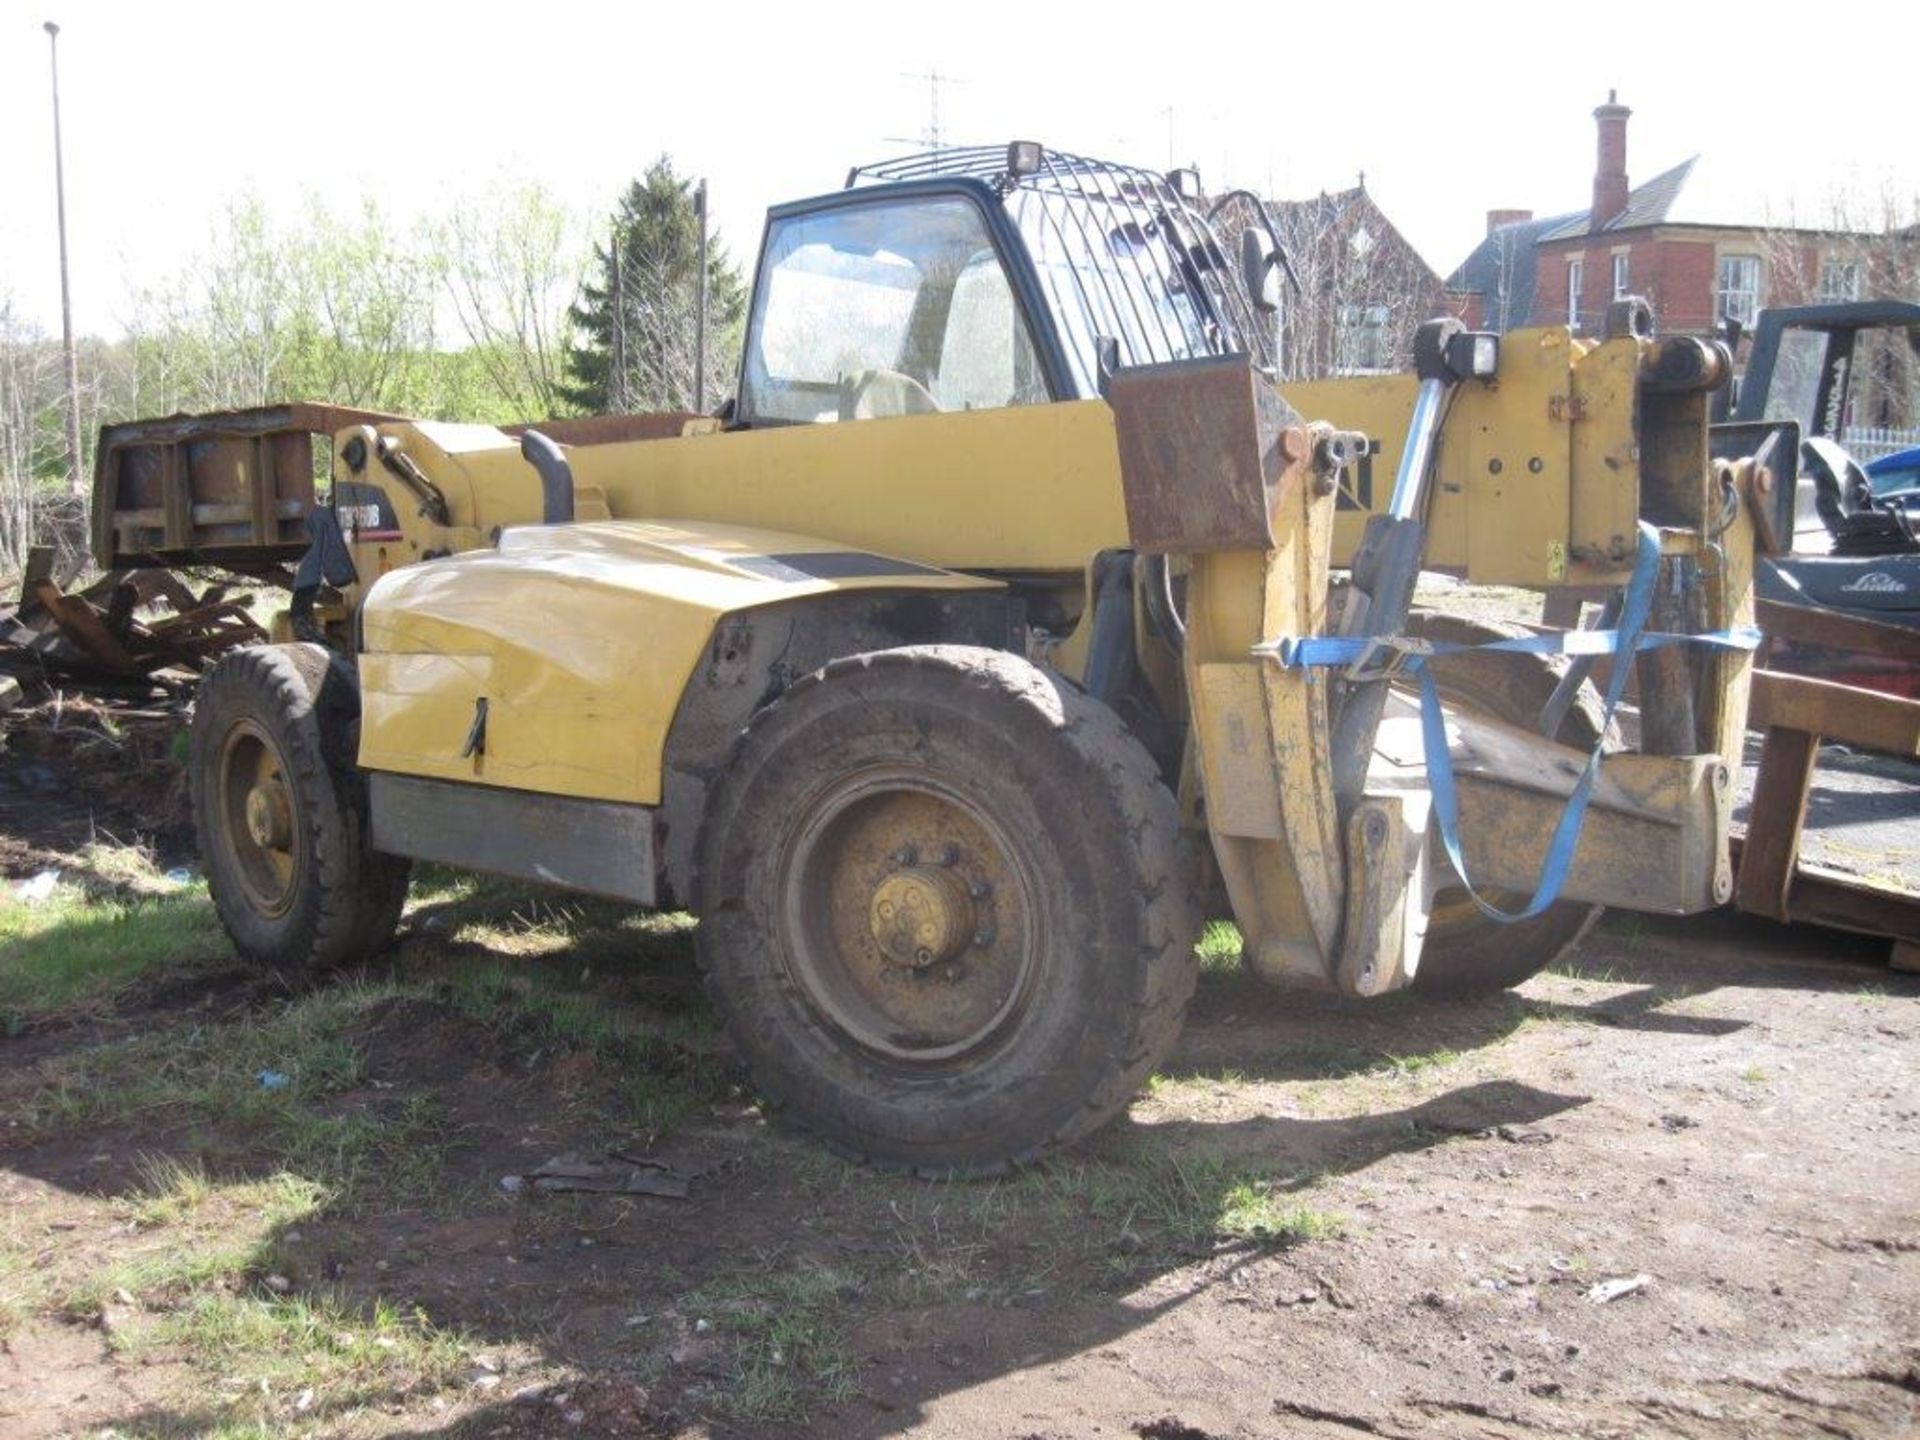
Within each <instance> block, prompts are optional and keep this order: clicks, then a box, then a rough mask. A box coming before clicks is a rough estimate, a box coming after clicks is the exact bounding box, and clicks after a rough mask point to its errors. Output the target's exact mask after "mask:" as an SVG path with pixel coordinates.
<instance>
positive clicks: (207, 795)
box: [96, 143, 1788, 1172]
mask: <svg viewBox="0 0 1920 1440" xmlns="http://www.w3.org/2000/svg"><path fill="white" fill-rule="evenodd" d="M1230 229H1231V227H1230V226H1229V225H1228V224H1227V223H1226V216H1225V214H1224V212H1223V211H1222V210H1221V208H1220V207H1219V206H1215V207H1213V210H1212V212H1211V213H1210V212H1209V210H1208V209H1207V208H1206V206H1205V202H1204V201H1203V200H1202V199H1201V198H1200V196H1199V192H1198V187H1197V185H1196V184H1195V183H1194V182H1193V177H1192V176H1191V175H1187V174H1176V175H1175V176H1172V177H1166V176H1161V175H1157V174H1152V173H1149V172H1146V171H1143V170H1138V169H1130V168H1126V167H1122V166H1117V165H1111V164H1104V163H1099V162H1095V161H1091V160H1086V159H1082V158H1079V157H1075V156H1071V155H1066V154H1061V153H1058V152H1053V151H1048V150H1044V149H1042V148H1041V147H1040V146H1038V145H1033V144H1027V143H1021V144H1016V145H1013V146H1011V147H1009V148H1007V149H994V150H984V149H982V150H947V151H943V152H941V153H939V154H937V155H932V156H923V157H919V158H916V159H911V160H906V161H898V162H893V163H889V164H884V165H878V166H873V167H868V168H863V169H859V170H856V171H854V172H853V174H852V175H851V176H850V177H849V180H848V184H847V188H845V189H844V190H842V191H840V192H837V193H834V194H830V195H826V196H822V197H820V198H816V199H810V200H804V201H799V202H796V203H792V204H787V205H782V206H779V207H777V208H776V209H774V210H773V211H772V212H771V213H770V215H769V217H768V222H767V228H766V234H765V240H764V244H763V248H762V253H761V257H760V262H759V267H758V273H757V278H756V280H755V284H754V291H753V300H752V307H751V312H750V316H749V319H748V321H747V326H746V332H745V341H744V352H745V353H744V359H743V361H742V365H741V373H740V376H739V387H738V391H737V394H736V396H735V397H734V399H733V400H732V402H731V403H730V404H729V405H728V406H726V407H724V408H723V410H722V412H721V414H720V415H719V416H704V415H695V414H685V413H676V414H666V415H621V416H601V417H591V418H586V419H575V420H560V421H553V422H549V423H541V424H538V425H536V426H534V427H532V428H525V427H517V428H516V429H514V430H511V431H509V430H502V429H497V428H494V427H491V426H482V425H467V424H443V423H437V422H428V421H412V420H404V419H397V418H392V417H386V416H379V415H372V414H363V413H355V412H345V411H338V410H333V409H329V408H326V407H300V406H290V407H283V408H279V409H267V410H257V411H247V412H236V413H228V414H223V415H213V416H202V417H175V418H173V419H170V420H165V421H151V422H136V423H133V424H129V425H124V426H114V427H109V428H108V429H107V430H106V431H105V432H104V435H103V443H102V445H101V449H100V461H99V471H98V476H97V484H98V498H99V504H98V506H97V511H96V516H97V529H96V547H97V551H98V557H99V559H100V562H101V563H102V564H103V565H108V566H126V565H132V564H142V563H145V564H154V563H183V562H186V561H188V560H201V561H215V562H218V563H223V564H227V565H231V566H238V567H243V568H247V567H251V568H254V569H257V570H265V569H266V568H267V567H271V566H283V565H287V564H294V565H297V567H298V569H297V572H296V574H295V575H294V577H293V580H292V589H293V603H292V605H291V608H290V612H289V623H290V626H291V634H292V638H291V640H290V642H289V643H285V644H276V645H269V646H261V647H257V648H253V649H249V650H245V651H241V652H238V653H236V654H234V655H232V656H230V657H229V658H227V659H225V660H223V661H222V662H221V663H220V664H219V666H218V667H217V668H216V669H215V670H214V671H213V672H212V674H211V675H210V676H208V678H207V679H206V680H205V681H204V682H203V684H202V686H201V689H200V692H199V699H198V703H197V708H196V715H195V718H194V722H193V731H192V748H191V779H192V789H193V798H194V804H195V811H196V815H197V820H198V826H199V833H200V837H201V843H202V846H203V849H204V852H205V859H206V867H207V875H208V882H209V887H210V889H211V892H212V895H213V898H214V902H215V904H216V905H217V907H218V909H219V913H220V916H221V918H222V920H223V921H224V923H225V925H226V927H227V929H228V931H229V933H230V934H231V935H232V937H233V940H234V943H235V944H236V946H237V947H238V948H239V950H240V951H241V952H242V954H244V955H245V956H246V957H248V958H249V959H250V960H252V961H255V962H257V963H259V964H262V965H266V966H271V967H274V968H277V969H280V970H284V971H288V972H294V971H305V970H310V969H313V968H316V967H326V966H333V965H339V964H341V963H343V962H350V961H354V960H357V959H358V958H360V957H362V956H365V955H367V954H368V953H370V952H371V951H373V950H375V949H376V948H378V947H379V946H381V945H382V944H383V943H384V942H385V941H386V940H387V939H388V938H389V937H390V935H391V934H392V933H393V931H394V928H395V925H396V922H397V920H398V917H399V915H400V912H401V907H402V903H403V900H404V897H405V894H406V888H407V875H408V865H409V862H410V861H412V860H415V859H424V860H432V861H437V862H443V863H447V864H452V865H458V866H469V867H474V868H477V869H481V870H487V871H493V872H497V873H501V874H505V875H510V876H519V877H526V878H529V879H533V880H538V881H542V882H546V883H549V884H552V885H555V886H561V887H569V888H572V889H575V890H580V891H586V892H593V893H597V894H602V895H608V896H614V897H619V898H620V899H623V900H627V901H631V902H634V903H636V904H639V905H647V906H673V907H680V908H685V909H688V910H691V911H694V912H695V913H697V914H698V915H699V917H700V924H699V927H698V932H697V948H698V955H699V961H700V964H701V966H702V968H703V970H704V972H705V976H706V979H707V983H708V985H709V986H710V988H711V992H712V995H713V997H714V999H715V1001H716V1003H717V1005H718V1007H719V1009H720V1011H721V1013H722V1014H723V1015H724V1017H725V1020H726V1024H727V1027H728V1030H729V1033H730V1034H731V1036H732V1039H733V1042H734V1043H735V1045H736V1046H737V1047H738V1049H739V1052H740V1054H741V1055H742V1056H743V1057H744V1059H745V1060H746V1061H747V1063H748V1064H749V1065H750V1066H751V1068H752V1071H753V1074H754V1076H755V1079H756V1082H757V1084H758V1085H759V1087H760V1089H761V1091H762V1092H763V1094H764V1095H765V1096H766V1098H767V1100H768V1101H769V1102H770V1103H771V1104H772V1105H773V1106H775V1107H778V1108H779V1109H781V1110H782V1111H784V1112H785V1113H786V1114H787V1115H788V1116H790V1117H792V1118H793V1119H795V1120H797V1121H799V1122H801V1123H802V1124H804V1125H805V1126H807V1127H809V1128H811V1129H812V1130H813V1131H815V1132H816V1133H818V1134H819V1135H821V1136H822V1137H824V1138H825V1139H826V1140H827V1141H828V1142H829V1143H831V1144H832V1145H834V1146H835V1147H837V1148H838V1149H840V1150H842V1151H844V1152H847V1153H850V1154H854V1155H859V1156H863V1157H868V1158H871V1159H873V1160H875V1161H878V1162H881V1163H884V1164H888V1165H895V1166H903V1167H910V1168H914V1169H918V1170H923V1171H927V1172H950V1171H956V1170H979V1169H991V1168H994V1167H998V1166H1001V1165H1004V1164H1007V1163H1010V1162H1018V1161H1023V1160H1027V1159H1031V1158H1034V1157H1037V1156H1039V1155H1042V1154H1044V1153H1046V1152H1047V1151H1049V1150H1050V1149H1052V1148H1054V1147H1057V1146H1061V1145H1065V1144H1069V1143H1071V1142H1073V1141H1074V1140H1076V1139H1077V1138H1079V1137H1081V1136H1084V1135H1086V1134H1087V1133H1088V1132H1090V1131H1092V1130H1093V1129H1094V1128H1095V1127H1097V1126H1099V1125H1100V1124H1101V1123H1102V1122H1103V1121H1105V1120H1106V1119H1108V1118H1109V1117H1110V1116H1112V1115H1113V1114H1114V1113H1115V1112H1116V1111H1117V1110H1119V1109H1120V1108H1121V1107H1122V1106H1124V1105H1125V1104H1126V1102H1127V1100H1128V1098H1129V1097H1130V1096H1131V1095H1132V1094H1133V1093H1134V1091H1135V1089H1136V1087H1137V1086H1138V1085H1140V1083H1141V1082H1142V1081H1143V1080H1144V1079H1145V1077H1146V1076H1147V1074H1148V1073H1149V1072H1150V1071H1151V1070H1152V1069H1153V1067H1154V1065H1155V1064H1156V1063H1157V1062H1159V1061H1160V1060H1161V1059H1162V1058H1163V1057H1164V1056H1165V1055H1166V1054H1167V1052H1168V1050H1169V1047H1170V1046H1171V1045H1172V1044H1173V1042H1174V1038H1175V1035H1176V1033H1177V1031H1178V1029H1179V1026H1180V1022H1181V1016H1182V1012H1183V1010H1184V1008H1185V1007H1186V1005H1187V1002H1188V999H1189V996H1190V995H1191V993H1192V990H1193V986H1194V979H1195V971H1196V960H1195V954H1194V940H1195V933H1196V928H1197V926H1198V925H1199V924H1200V923H1201V922H1202V921H1203V920H1204V919H1207V918H1210V917H1220V918H1231V919H1232V920H1233V921H1234V922H1235V923H1236V924H1237V925H1238V927H1239V931H1240V934H1241V936H1242V938H1243V942H1244V948H1243V955H1244V960H1245V963H1246V964H1247V965H1249V966H1250V967H1251V968H1252V969H1253V970H1254V971H1255V972H1257V973H1258V974H1259V975H1260V976H1262V977H1263V978H1265V979H1267V980H1269V981H1272V982H1274V983H1275V984H1279V985H1286V986H1297V987H1306V988H1312V989H1319V990H1324V991H1336V992H1344V993H1347V994H1350V995H1356V996H1371V995H1379V994H1383V993H1386V992H1389V991H1392V990H1395V989H1397V988H1400V987H1402V986H1406V985H1409V984H1412V985H1414V986H1415V987H1416V988H1419V989H1426V990H1431V991H1436V992H1438V991H1448V990H1452V991H1458V990H1463V989H1474V988H1486V987H1496V986H1502V985H1507V984H1511V983H1515V982H1517V981H1518V980H1520V979H1523V978H1524V977H1526V976H1527V975H1530V974H1532V973H1533V972H1534V971H1535V970H1537V969H1538V968H1540V967H1541V966H1542V965H1544V964H1546V963H1547V962H1548V961H1549V960H1551V959H1552V958H1553V957H1554V956H1555V955H1556V954H1557V953H1559V952H1560V951H1561V950H1562V949H1563V948H1564V947H1565V946H1567V945H1568V944H1569V943H1570V942H1571V941H1572V940H1573V939H1574V938H1575V937H1577V936H1578V935H1579V933H1580V931H1581V929H1582V927H1583V926H1584V925H1585V923H1586V922H1587V920H1588V919H1589V917H1590V916H1591V915H1592V914H1593V913H1594V910H1595V907H1596V906H1599V905H1621V906H1625V907H1628V908H1631V909H1635V910H1643V911H1650V912H1656V913H1662V914H1686V913H1691V912H1695V911H1701V910H1705V909H1708V908H1710V907H1713V906H1717V905H1719V904H1721V903H1722V902H1724V901H1725V900H1726V899H1727V897H1728V894H1729V892H1730V888H1731V874H1730V869H1729V860H1728V822H1729V815H1730V807H1731V801H1732V786H1731V784H1730V778H1729V777H1730V775H1731V773H1732V767H1733V766H1734V765H1736V764H1738V763H1739V756H1740V747H1741V741H1742V737H1743V734H1744V729H1745V714H1746V702H1747V687H1748V680H1749V669H1750V661H1751V656H1750V653H1749V647H1750V645H1751V643H1752V637H1751V635H1750V632H1749V631H1748V630H1747V629H1746V628H1744V627H1746V626H1747V623H1748V621H1749V620H1750V615H1751V594H1750V591H1751V577H1752V567H1753V555H1754V544H1755V542H1754V533H1755V516H1756V514H1757V513H1763V512H1764V513H1766V514H1768V515H1771V511H1769V510H1768V509H1767V507H1769V506H1774V505H1776V504H1777V501H1778V497H1777V496H1775V495H1773V494H1772V493H1771V492H1770V490H1769V487H1768V485H1767V484H1766V483H1765V482H1766V477H1765V475H1764V474H1763V473H1762V472H1761V471H1760V469H1759V467H1757V466H1756V465H1755V464H1754V462H1753V461H1752V460H1751V458H1747V459H1736V460H1726V459H1723V460H1718V461H1715V460H1712V459H1710V457H1709V453H1708V434H1707V406H1708V401H1709V398H1710V395H1711V392H1713V391H1714V390H1715V389H1716V388H1717V387H1719V386H1720V385H1722V384H1723V383H1724V382H1725V379H1726V372H1727V362H1726V356H1725V352H1724V351H1723V350H1720V349H1719V348H1717V347H1715V346H1713V345H1710V344H1705V343H1702V342H1700V341H1696V340H1691V339H1685V338H1679V339H1668V340H1656V339H1655V338H1653V337H1652V336H1651V335H1650V334H1649V333H1648V331H1649V327H1648V324H1647V315H1646V312H1645V307H1644V306H1639V305H1635V304H1624V305H1620V306H1616V310H1615V313H1614V314H1613V315H1612V316H1611V317H1610V319H1609V323H1608V327H1607V331H1606V333H1605V334H1604V336H1599V337H1579V336H1575V335H1572V334H1570V333H1569V332H1568V331H1567V330H1565V329H1560V328H1548V329H1540V330H1521V331H1516V332H1513V333H1509V334H1506V335H1504V336H1499V337H1494V336H1490V335H1475V334H1471V333H1467V332H1463V331H1461V330H1460V328H1459V327H1458V325H1457V324H1454V323H1452V322H1448V321H1439V322H1433V323H1430V324H1429V325H1428V326H1425V327H1423V328H1422V330H1421V331H1420V335H1419V339H1418V345H1417V352H1418V353H1417V366H1416V371H1415V373H1413V374H1408V375H1397V376H1384V377H1383V376H1371V377H1360V378H1353V379H1341V380H1328V381H1321V382H1317V383H1311V384H1301V385H1295V386H1288V387H1285V388H1284V389H1283V388H1281V387H1279V386H1277V385H1276V384H1275V383H1274V382H1273V380H1272V379H1271V378H1270V377H1271V375H1272V373H1273V369H1272V367H1273V364H1274V359H1275V344H1276V335H1277V333H1278V328H1279V327H1278V325H1277V321H1278V319H1279V318H1280V317H1279V315H1278V312H1279V310H1280V309H1281V308H1282V307H1283V306H1284V303H1285V302H1286V299H1287V294H1286V288H1285V286H1284V285H1283V284H1282V283H1281V276H1282V273H1283V272H1284V269H1285V264H1284V256H1283V255H1281V254H1279V253H1278V251H1277V246H1276V244H1275V242H1274V240H1273V238H1272V237H1271V236H1270V235H1269V234H1266V233H1264V231H1263V228H1262V226H1261V225H1260V224H1259V223H1257V220H1256V223H1253V224H1251V225H1247V226H1243V227H1241V233H1239V234H1238V236H1237V238H1236V237H1234V236H1232V235H1230V234H1229V233H1228V232H1229V230H1230ZM310 443H311V444H312V445H313V446H314V448H316V449H317V450H318V452H319V454H320V456H321V459H322V462H323V464H324V474H325V475H326V477H327V478H328V480H329V481H330V484H326V485H324V486H316V483H315V479H314V471H315V468H316V467H315V465H314V464H313V463H312V462H311V460H310V458H309V451H308V447H309V445H310ZM1768 528H1769V530H1770V532H1771V533H1780V532H1781V531H1782V530H1784V529H1787V528H1788V527H1786V526H1785V525H1784V524H1782V523H1781V522H1780V520H1779V518H1778V517H1777V516H1772V522H1771V524H1770V525H1769V527H1768ZM1336 566H1338V567H1341V568H1342V571H1343V572H1344V573H1341V574H1338V575H1337V574H1336V570H1335V567H1336ZM1422 567H1426V568H1429V569H1437V570H1447V571H1452V572H1454V573H1456V574H1458V575H1460V576H1463V577H1465V578H1466V579H1468V580H1471V581H1484V582H1493V583H1498V584H1503V585H1517V586H1530V587H1536V588H1550V587H1555V586H1562V585H1596V584H1599V585H1608V586H1613V587H1616V589H1617V592H1618V593H1617V596H1616V599H1615V601H1614V602H1613V603H1612V604H1611V605H1609V607H1608V608H1607V611H1606V620H1605V628H1604V629H1600V630H1595V631H1582V632H1574V633H1573V634H1571V635H1565V634H1552V635H1548V636H1545V637H1544V638H1543V637H1540V636H1536V635H1534V634H1532V633H1531V632H1528V631H1523V630H1517V629H1515V628H1513V627H1500V626H1492V625H1486V624H1481V623H1476V622H1474V621H1471V620H1468V619H1465V618H1462V617H1458V616H1450V615H1445V614H1436V613H1428V612H1426V611H1423V610H1420V609H1416V608H1415V607H1413V605H1412V603H1411V600H1412V587H1413V581H1414V578H1415V576H1416V575H1417V573H1418V572H1419V571H1420V569H1421V568H1422ZM1608 654H1612V655H1613V657H1614V663H1613V664H1612V665H1611V670H1610V678H1609V681H1608V691H1607V693H1606V694H1605V695H1604V696H1603V695H1601V694H1600V693H1599V692H1598V691H1597V690H1596V688H1595V685H1594V683H1593V679H1592V675H1593V674H1596V673H1598V672H1597V671H1596V670H1595V668H1594V667H1595V666H1596V663H1597V662H1598V661H1600V660H1601V659H1603V658H1604V657H1605V656H1606V655H1608ZM1630 670H1631V671H1634V672H1636V673H1637V677H1638V685H1639V693H1638V704H1639V706H1640V712H1639V726H1638V738H1637V745H1636V746H1635V747H1633V748H1627V747H1625V746H1624V745H1623V744H1622V743H1621V737H1620V733H1619V727H1617V726H1616V725H1614V724H1613V723H1612V715H1611V709H1612V702H1613V701H1615V700H1617V698H1618V695H1619V691H1620V688H1621V686H1622V685H1623V684H1624V681H1625V678H1626V676H1627V674H1628V672H1629V671H1630ZM1469 880H1470V881H1471V887H1469V885H1468V883H1467V882H1468V881H1469Z"/></svg>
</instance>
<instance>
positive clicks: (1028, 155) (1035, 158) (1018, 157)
mask: <svg viewBox="0 0 1920 1440" xmlns="http://www.w3.org/2000/svg"><path fill="white" fill-rule="evenodd" d="M1045 158H1046V152H1045V151H1043V150H1042V149H1041V148H1040V142H1039V141H1038V140H1016V141H1014V142H1013V143H1012V144H1011V145H1009V146H1007V173H1008V174H1009V175H1011V176H1013V177H1014V178H1015V179H1019V178H1020V177H1021V176H1023V175H1032V174H1035V173H1037V172H1038V171H1039V169H1040V166H1041V164H1042V163H1043V162H1044V160H1045Z"/></svg>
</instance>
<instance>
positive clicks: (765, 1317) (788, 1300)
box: [680, 1264, 860, 1422]
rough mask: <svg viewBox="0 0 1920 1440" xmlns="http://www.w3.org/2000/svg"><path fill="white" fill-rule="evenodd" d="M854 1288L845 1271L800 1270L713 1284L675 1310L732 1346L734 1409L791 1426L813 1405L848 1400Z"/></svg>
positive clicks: (746, 1415)
mask: <svg viewBox="0 0 1920 1440" xmlns="http://www.w3.org/2000/svg"><path fill="white" fill-rule="evenodd" d="M859 1288H860V1283H859V1277H858V1276H857V1275H855V1274H854V1272H852V1271H850V1270H842V1269H837V1268H834V1267H831V1266H824V1265H811V1264H803V1265H801V1266H799V1267H797V1268H795V1269H791V1270H786V1271H770V1270H757V1271H751V1272H746V1273H743V1274H739V1275H734V1276H730V1277H728V1278H726V1279H724V1280H719V1281H716V1282H714V1283H713V1284H710V1285H706V1286H703V1287H702V1288H700V1289H699V1290H696V1291H694V1292H693V1293H692V1294H690V1295H688V1296H686V1297H685V1298H684V1299H683V1300H682V1301H681V1302H680V1310H681V1313H682V1314H684V1315H688V1316H691V1317H694V1318H695V1319H696V1320H700V1319H704V1320H707V1321H709V1322H710V1323H711V1324H712V1325H713V1327H714V1329H715V1330H716V1331H717V1332H719V1333H720V1334H721V1335H723V1336H725V1337H726V1338H727V1340H728V1341H729V1343H730V1345H731V1348H732V1363H731V1366H730V1369H729V1372H728V1377H727V1380H728V1386H727V1394H728V1402H729V1404H730V1406H731V1408H732V1409H734V1410H735V1411H736V1412H738V1413H739V1414H740V1415H741V1416H742V1417H744V1418H747V1419H751V1420H760V1421H786V1422H796V1421H799V1420H801V1419H803V1418H804V1417H805V1416H806V1414H807V1411H808V1410H809V1409H811V1408H812V1407H813V1406H814V1405H815V1404H818V1403H820V1402H821V1401H829V1402H837V1401H841V1400H845V1399H847V1398H848V1397H849V1396H850V1395H852V1393H853V1379H854V1369H855V1366H854V1362H853V1359H852V1357H851V1356H849V1355H848V1353H847V1349H846V1331H845V1327H844V1325H843V1323H842V1317H843V1316H844V1314H845V1312H846V1309H847V1303H846V1302H847V1300H848V1298H849V1297H850V1295H851V1293H852V1292H855V1291H857V1290H858V1289H859Z"/></svg>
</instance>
